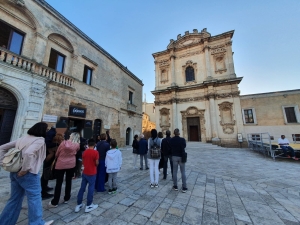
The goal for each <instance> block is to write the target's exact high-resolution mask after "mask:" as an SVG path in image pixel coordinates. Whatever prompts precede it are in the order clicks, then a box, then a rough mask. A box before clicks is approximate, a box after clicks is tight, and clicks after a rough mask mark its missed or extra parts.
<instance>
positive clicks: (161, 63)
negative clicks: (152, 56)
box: [158, 59, 170, 69]
mask: <svg viewBox="0 0 300 225" xmlns="http://www.w3.org/2000/svg"><path fill="white" fill-rule="evenodd" d="M158 64H159V68H161V69H164V68H168V67H169V66H170V60H169V59H163V60H160V61H158Z"/></svg>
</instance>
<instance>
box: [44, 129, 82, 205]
mask: <svg viewBox="0 0 300 225" xmlns="http://www.w3.org/2000/svg"><path fill="white" fill-rule="evenodd" d="M79 143H80V135H79V133H76V132H74V133H72V134H71V135H70V138H69V140H67V141H63V142H62V143H61V144H60V145H59V147H58V149H57V151H56V154H55V157H56V164H55V175H56V185H55V190H54V198H53V199H52V200H51V201H50V202H49V206H50V207H57V206H58V202H59V199H60V194H61V186H62V183H63V180H64V175H65V174H66V186H65V196H64V203H68V201H69V199H70V198H71V188H72V177H73V175H74V168H75V165H76V153H77V151H78V150H79V148H80V145H79Z"/></svg>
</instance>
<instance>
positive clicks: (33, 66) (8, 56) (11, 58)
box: [0, 47, 74, 87]
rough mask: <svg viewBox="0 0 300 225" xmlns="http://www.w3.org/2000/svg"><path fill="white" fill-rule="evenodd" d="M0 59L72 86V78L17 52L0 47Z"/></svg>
mask: <svg viewBox="0 0 300 225" xmlns="http://www.w3.org/2000/svg"><path fill="white" fill-rule="evenodd" d="M0 61H1V62H6V63H7V64H10V65H12V66H15V67H18V68H20V69H23V70H26V71H28V72H31V73H34V74H37V75H39V76H42V77H46V78H48V79H49V80H51V81H53V82H55V83H58V84H61V85H64V86H68V87H73V86H74V79H73V78H72V77H70V76H68V75H65V74H63V73H59V72H57V71H55V70H53V69H51V68H49V67H47V66H44V65H42V64H39V63H36V62H34V61H32V60H29V59H26V58H25V57H22V56H20V55H18V54H15V53H13V52H11V51H9V50H7V49H5V48H1V47H0Z"/></svg>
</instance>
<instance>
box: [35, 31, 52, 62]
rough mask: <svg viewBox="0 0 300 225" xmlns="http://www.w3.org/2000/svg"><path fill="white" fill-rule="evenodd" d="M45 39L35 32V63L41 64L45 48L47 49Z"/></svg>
mask: <svg viewBox="0 0 300 225" xmlns="http://www.w3.org/2000/svg"><path fill="white" fill-rule="evenodd" d="M47 41H48V39H47V37H44V36H43V35H42V34H40V33H38V32H36V43H35V49H34V51H33V52H34V55H33V59H34V60H35V61H36V62H37V63H43V60H44V56H45V52H46V47H47Z"/></svg>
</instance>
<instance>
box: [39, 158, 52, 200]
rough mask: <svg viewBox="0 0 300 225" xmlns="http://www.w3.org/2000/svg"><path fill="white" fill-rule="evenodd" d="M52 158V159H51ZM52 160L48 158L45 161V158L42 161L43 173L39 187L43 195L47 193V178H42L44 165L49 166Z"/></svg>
mask: <svg viewBox="0 0 300 225" xmlns="http://www.w3.org/2000/svg"><path fill="white" fill-rule="evenodd" d="M53 160H54V159H53ZM52 162H53V161H52V160H50V161H49V162H46V160H45V161H44V164H43V174H42V176H41V188H42V195H45V194H47V187H48V180H45V179H44V169H45V168H46V167H49V166H51V164H52Z"/></svg>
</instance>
